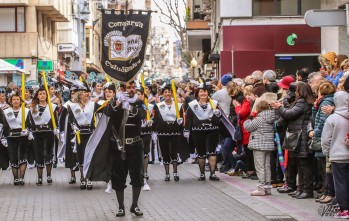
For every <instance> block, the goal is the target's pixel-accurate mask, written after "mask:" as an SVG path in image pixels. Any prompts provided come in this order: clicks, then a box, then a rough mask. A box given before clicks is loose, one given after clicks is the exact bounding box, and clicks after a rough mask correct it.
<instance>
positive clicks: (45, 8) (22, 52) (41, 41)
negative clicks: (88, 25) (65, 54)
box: [0, 0, 68, 81]
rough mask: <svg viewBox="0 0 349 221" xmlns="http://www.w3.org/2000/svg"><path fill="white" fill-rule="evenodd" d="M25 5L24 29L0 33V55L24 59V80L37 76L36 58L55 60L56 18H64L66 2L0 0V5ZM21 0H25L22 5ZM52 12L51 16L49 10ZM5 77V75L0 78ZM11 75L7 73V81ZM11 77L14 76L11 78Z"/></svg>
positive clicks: (60, 19)
mask: <svg viewBox="0 0 349 221" xmlns="http://www.w3.org/2000/svg"><path fill="white" fill-rule="evenodd" d="M10 3H12V6H25V9H24V10H25V32H11V33H10V32H0V48H2V49H4V50H0V58H2V59H23V62H24V70H25V71H26V72H27V73H29V75H28V76H27V80H31V79H37V77H38V73H37V70H36V67H37V61H38V60H53V61H54V62H57V47H56V43H57V29H56V22H57V21H67V17H64V16H66V15H67V14H68V13H67V10H68V4H67V1H64V0H57V1H53V0H40V1H39V0H28V1H15V0H3V1H0V7H3V6H5V7H6V6H8V5H9V4H10ZM23 3H25V4H24V5H23ZM52 11H55V13H53V14H57V15H58V16H56V15H54V16H51V15H50V12H52ZM2 78H4V77H2ZM11 78H12V76H11V75H8V76H7V80H8V81H9V80H11ZM13 79H14V78H13Z"/></svg>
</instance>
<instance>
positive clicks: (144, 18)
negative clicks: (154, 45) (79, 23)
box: [101, 10, 151, 82]
mask: <svg viewBox="0 0 349 221" xmlns="http://www.w3.org/2000/svg"><path fill="white" fill-rule="evenodd" d="M101 12H102V58H101V64H102V68H103V70H104V71H105V73H106V74H108V75H110V76H111V77H113V78H115V79H117V80H119V81H122V82H127V81H129V80H131V79H132V78H134V77H135V76H136V74H137V73H138V71H139V70H140V69H141V67H142V66H143V62H144V56H145V48H146V45H147V40H148V32H149V24H150V16H151V13H150V12H142V11H137V12H136V11H132V10H131V11H128V12H129V13H127V14H126V13H125V11H117V10H102V11H101Z"/></svg>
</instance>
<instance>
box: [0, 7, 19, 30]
mask: <svg viewBox="0 0 349 221" xmlns="http://www.w3.org/2000/svg"><path fill="white" fill-rule="evenodd" d="M0 32H25V12H24V7H2V8H1V7H0Z"/></svg>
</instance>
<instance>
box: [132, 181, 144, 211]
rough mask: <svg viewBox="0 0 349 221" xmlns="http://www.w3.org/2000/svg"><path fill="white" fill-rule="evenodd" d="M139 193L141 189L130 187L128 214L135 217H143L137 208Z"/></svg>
mask: <svg viewBox="0 0 349 221" xmlns="http://www.w3.org/2000/svg"><path fill="white" fill-rule="evenodd" d="M140 193H141V187H134V186H133V187H132V206H131V208H130V212H131V213H134V214H135V215H136V216H143V212H142V210H140V209H139V208H138V199H139V195H140Z"/></svg>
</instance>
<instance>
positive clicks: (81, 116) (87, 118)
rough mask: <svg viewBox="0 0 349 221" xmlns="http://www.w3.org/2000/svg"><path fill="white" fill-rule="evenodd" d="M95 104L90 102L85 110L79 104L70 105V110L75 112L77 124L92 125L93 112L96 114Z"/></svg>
mask: <svg viewBox="0 0 349 221" xmlns="http://www.w3.org/2000/svg"><path fill="white" fill-rule="evenodd" d="M94 107H95V103H94V102H88V103H87V104H86V105H85V109H84V110H82V109H81V107H80V105H79V104H78V103H72V104H70V108H71V110H72V112H73V115H74V117H75V120H76V122H77V123H78V124H79V126H82V125H90V124H91V122H92V117H93V112H94Z"/></svg>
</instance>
